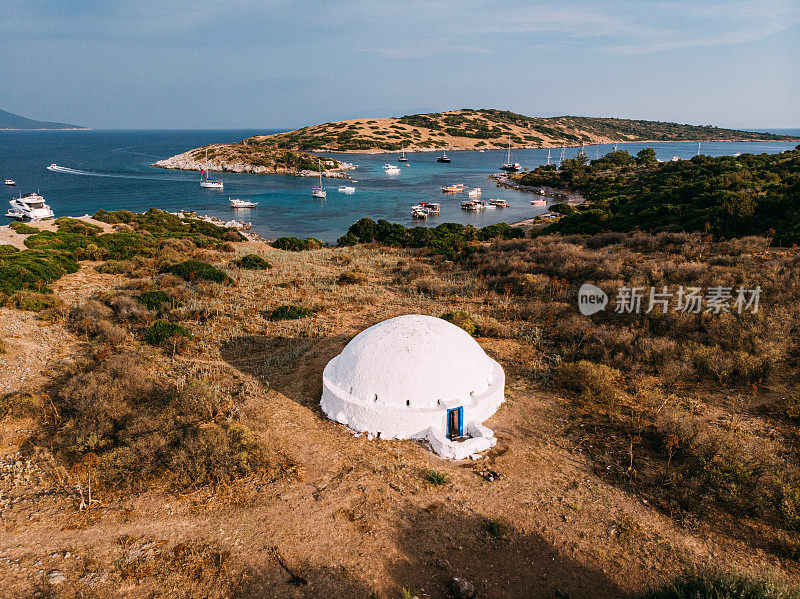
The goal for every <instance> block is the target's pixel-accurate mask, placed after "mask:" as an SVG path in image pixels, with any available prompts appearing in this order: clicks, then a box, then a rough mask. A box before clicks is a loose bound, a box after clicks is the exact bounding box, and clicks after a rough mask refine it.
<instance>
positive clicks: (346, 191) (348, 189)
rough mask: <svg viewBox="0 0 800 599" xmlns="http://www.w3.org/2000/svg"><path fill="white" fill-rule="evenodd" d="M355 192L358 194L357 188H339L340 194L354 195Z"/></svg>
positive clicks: (342, 186) (349, 186)
mask: <svg viewBox="0 0 800 599" xmlns="http://www.w3.org/2000/svg"><path fill="white" fill-rule="evenodd" d="M355 192H356V188H355V187H353V186H352V185H340V186H339V193H347V194H353V193H355Z"/></svg>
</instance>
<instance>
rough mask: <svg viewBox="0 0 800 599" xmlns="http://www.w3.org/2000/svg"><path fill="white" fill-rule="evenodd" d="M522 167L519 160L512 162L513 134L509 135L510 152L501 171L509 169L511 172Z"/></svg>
mask: <svg viewBox="0 0 800 599" xmlns="http://www.w3.org/2000/svg"><path fill="white" fill-rule="evenodd" d="M519 169H520V164H519V162H511V135H509V136H508V154H507V155H506V161H505V163H503V165H502V166H501V167H500V170H501V171H508V172H510V173H513V172H516V171H518V170H519Z"/></svg>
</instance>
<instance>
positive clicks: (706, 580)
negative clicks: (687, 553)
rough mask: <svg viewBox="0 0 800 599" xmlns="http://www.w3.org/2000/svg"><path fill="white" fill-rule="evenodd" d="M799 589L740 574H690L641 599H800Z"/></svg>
mask: <svg viewBox="0 0 800 599" xmlns="http://www.w3.org/2000/svg"><path fill="white" fill-rule="evenodd" d="M798 597H800V590H798V589H790V588H787V587H786V586H784V585H781V584H778V583H774V582H772V581H764V580H757V579H754V578H750V577H747V576H743V575H741V574H730V573H725V572H696V571H689V572H687V573H685V574H684V575H683V576H681V577H680V578H678V579H676V580H675V581H673V582H670V583H668V584H666V585H664V586H663V587H661V588H659V589H656V590H652V591H649V592H646V593H643V594H641V595H639V599H797V598H798Z"/></svg>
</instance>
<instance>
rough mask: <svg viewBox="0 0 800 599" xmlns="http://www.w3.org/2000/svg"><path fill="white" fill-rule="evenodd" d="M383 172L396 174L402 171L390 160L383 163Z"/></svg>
mask: <svg viewBox="0 0 800 599" xmlns="http://www.w3.org/2000/svg"><path fill="white" fill-rule="evenodd" d="M383 172H384V173H386V174H387V175H396V174H397V173H399V172H400V168H399V167H397V166H396V165H394V164H389V163H388V162H387V163H385V164H384V165H383Z"/></svg>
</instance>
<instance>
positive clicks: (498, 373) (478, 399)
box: [320, 360, 505, 460]
mask: <svg viewBox="0 0 800 599" xmlns="http://www.w3.org/2000/svg"><path fill="white" fill-rule="evenodd" d="M492 362H493V364H492V366H493V375H494V376H493V379H492V383H491V385H489V387H488V388H487V389H486V391H484V392H483V393H481V394H480V395H478V396H473V397H470V398H469V399H468V400H467V401H464V402H462V401H459V400H453V401H449V402H442V404H441V406H438V407H436V408H422V409H414V408H413V407H394V406H386V405H383V404H382V403H381V402H380V401H375V400H373V401H364V400H361V399H358V398H355V397H353V396H352V395H350V394H349V393H347V392H346V391H344V390H343V389H341V388H340V387H338V386H337V385H335V384H334V383H333V382H332V381H331V380H330V379H329V378H328V377H327V376H325V374H323V377H322V400H321V401H320V407H321V408H322V411H323V412H325V414H326V415H327V416H328V418H330V419H331V420H335V421H336V422H340V423H341V424H344V425H346V426H348V427H349V428H351V429H353V430H354V431H358V432H364V433H370V434H373V435H375V436H376V437H378V438H380V439H420V440H426V441H427V442H428V443H429V445H430V447H431V449H432V450H433V452H434V453H436V454H437V455H440V456H442V457H444V458H449V459H454V460H461V459H465V458H467V457H469V456H471V455H473V454H475V453H480V452H482V451H485V450H487V449H489V448H491V447H492V446H494V444H495V443H496V442H497V440H496V439H495V437H494V433H493V432H492V431H491V429H489V428H487V427H485V426H483V425H482V424H481V423H482V422H483V421H484V420H486V419H488V418H489V417H490V416H491V415H492V414H494V413H495V412H496V411H497V409H498V408H499V407H500V404H501V403H503V399H504V396H505V373H503V369H502V368H501V367H500V365H499V364H497V362H494V360H492ZM325 370H326V372H327V370H328V369H327V368H326V369H325ZM457 407H458V408H462V409H463V423H464V425H463V432H464V436H465V437H466V439H464V440H462V441H451V440H450V439H448V438H447V412H448V410H449V409H453V408H457Z"/></svg>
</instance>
